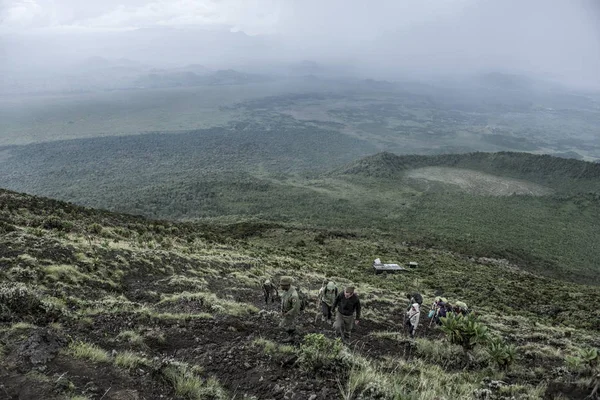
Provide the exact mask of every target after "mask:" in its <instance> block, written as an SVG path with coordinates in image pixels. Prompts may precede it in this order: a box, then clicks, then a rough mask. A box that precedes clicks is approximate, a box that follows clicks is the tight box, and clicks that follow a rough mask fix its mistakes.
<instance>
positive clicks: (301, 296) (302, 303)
mask: <svg viewBox="0 0 600 400" xmlns="http://www.w3.org/2000/svg"><path fill="white" fill-rule="evenodd" d="M296 293H298V299H300V311H304V310H305V309H306V306H307V305H308V297H306V294H305V293H304V292H303V291H302V290H300V288H296Z"/></svg>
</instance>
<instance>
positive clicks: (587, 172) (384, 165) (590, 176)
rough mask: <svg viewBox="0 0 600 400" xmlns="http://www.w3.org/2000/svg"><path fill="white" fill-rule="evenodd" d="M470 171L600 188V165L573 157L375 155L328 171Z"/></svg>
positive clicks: (381, 174) (561, 186)
mask: <svg viewBox="0 0 600 400" xmlns="http://www.w3.org/2000/svg"><path fill="white" fill-rule="evenodd" d="M430 166H438V167H452V168H465V169H473V170H477V171H480V172H486V173H489V174H495V175H501V176H510V177H515V178H526V179H529V180H532V181H534V182H537V183H543V184H547V185H551V186H552V187H553V188H554V189H556V190H559V191H560V190H563V191H571V190H575V189H576V190H581V191H594V190H599V189H600V164H598V163H591V162H587V161H581V160H576V159H573V158H563V157H554V156H550V155H537V154H531V153H519V152H499V153H484V152H475V153H465V154H442V155H433V156H421V155H396V154H393V153H389V152H383V153H378V154H375V155H373V156H369V157H365V158H363V159H361V160H358V161H355V162H352V163H350V164H348V165H346V166H344V167H341V168H338V169H336V170H334V171H333V172H331V174H332V175H358V176H364V177H377V178H394V177H400V176H401V175H402V174H404V172H405V171H406V170H409V169H414V168H422V167H430Z"/></svg>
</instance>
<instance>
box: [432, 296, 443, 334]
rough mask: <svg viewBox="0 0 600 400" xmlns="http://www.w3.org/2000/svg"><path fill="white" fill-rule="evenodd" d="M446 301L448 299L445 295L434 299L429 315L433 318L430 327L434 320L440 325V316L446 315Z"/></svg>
mask: <svg viewBox="0 0 600 400" xmlns="http://www.w3.org/2000/svg"><path fill="white" fill-rule="evenodd" d="M446 302H447V300H446V299H445V298H444V297H440V296H437V297H436V298H435V299H434V300H433V303H432V304H431V309H430V310H429V315H428V317H429V318H431V321H429V326H430V327H431V324H432V323H434V322H435V323H436V324H437V325H440V324H441V323H442V322H441V321H440V318H442V317H445V316H446Z"/></svg>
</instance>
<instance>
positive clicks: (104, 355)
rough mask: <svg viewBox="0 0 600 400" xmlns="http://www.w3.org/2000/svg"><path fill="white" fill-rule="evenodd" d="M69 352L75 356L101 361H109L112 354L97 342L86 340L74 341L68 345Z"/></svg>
mask: <svg viewBox="0 0 600 400" xmlns="http://www.w3.org/2000/svg"><path fill="white" fill-rule="evenodd" d="M67 351H68V353H69V354H70V355H72V356H73V357H75V358H81V359H84V360H88V361H92V362H96V363H100V362H109V361H110V355H109V354H108V352H107V351H105V350H103V349H101V348H100V347H98V346H96V345H95V344H91V343H86V342H73V343H71V344H70V345H69V347H68V350H67Z"/></svg>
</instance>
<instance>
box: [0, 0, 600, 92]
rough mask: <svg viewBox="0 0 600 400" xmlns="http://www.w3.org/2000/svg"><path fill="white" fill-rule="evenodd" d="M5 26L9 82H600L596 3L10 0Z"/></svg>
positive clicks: (0, 8) (1, 7) (0, 15)
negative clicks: (250, 74)
mask: <svg viewBox="0 0 600 400" xmlns="http://www.w3.org/2000/svg"><path fill="white" fill-rule="evenodd" d="M0 24H1V25H0V33H1V35H2V36H1V42H0V57H2V58H1V59H2V64H1V68H2V70H3V71H2V72H3V77H4V78H3V81H4V82H3V83H4V85H2V86H3V88H4V89H6V88H7V87H9V86H10V84H13V86H14V83H15V82H16V81H19V80H23V81H26V80H27V79H31V78H32V77H44V76H46V77H48V76H52V74H56V73H64V72H65V71H70V72H72V71H77V72H82V73H84V72H86V71H87V70H88V69H89V67H90V63H89V59H90V57H98V56H100V57H103V58H105V59H126V60H121V64H123V63H126V64H127V65H129V66H132V65H134V64H135V63H140V64H143V65H145V66H148V67H152V68H156V67H160V68H171V67H178V66H184V65H188V64H200V65H202V66H206V67H208V68H214V69H223V68H234V69H245V70H247V71H254V72H260V71H261V70H263V71H271V70H273V69H274V68H275V69H276V68H277V67H278V66H283V65H290V64H294V63H299V62H303V61H305V60H310V61H311V62H315V63H317V64H318V65H320V66H327V67H328V68H330V71H339V73H340V74H345V75H350V74H351V75H357V76H362V77H373V78H377V79H392V80H394V79H404V78H406V77H414V76H417V77H419V78H427V77H434V76H445V77H448V76H456V75H461V76H462V75H468V74H472V73H482V72H490V71H501V72H509V73H524V74H528V75H531V76H535V77H537V78H540V79H545V80H551V81H558V82H561V83H563V84H567V85H571V86H576V87H578V88H584V89H597V88H599V87H600V73H599V72H598V71H600V3H599V2H597V1H594V0H581V1H556V2H547V1H538V0H534V1H527V2H522V1H516V0H509V1H475V0H445V1H433V0H420V1H410V0H382V1H371V2H368V3H367V2H363V1H356V0H350V1H349V0H344V1H342V0H332V1H327V2H323V1H316V0H297V1H296V0H294V1H286V2H283V1H281V2H280V1H275V0H253V1H246V0H223V1H209V0H202V1H194V0H156V1H143V0H121V1H118V0H104V1H102V2H99V1H97V2H87V1H86V2H81V1H79V0H54V1H53V0H4V1H2V2H0ZM121 66H123V65H121Z"/></svg>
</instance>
